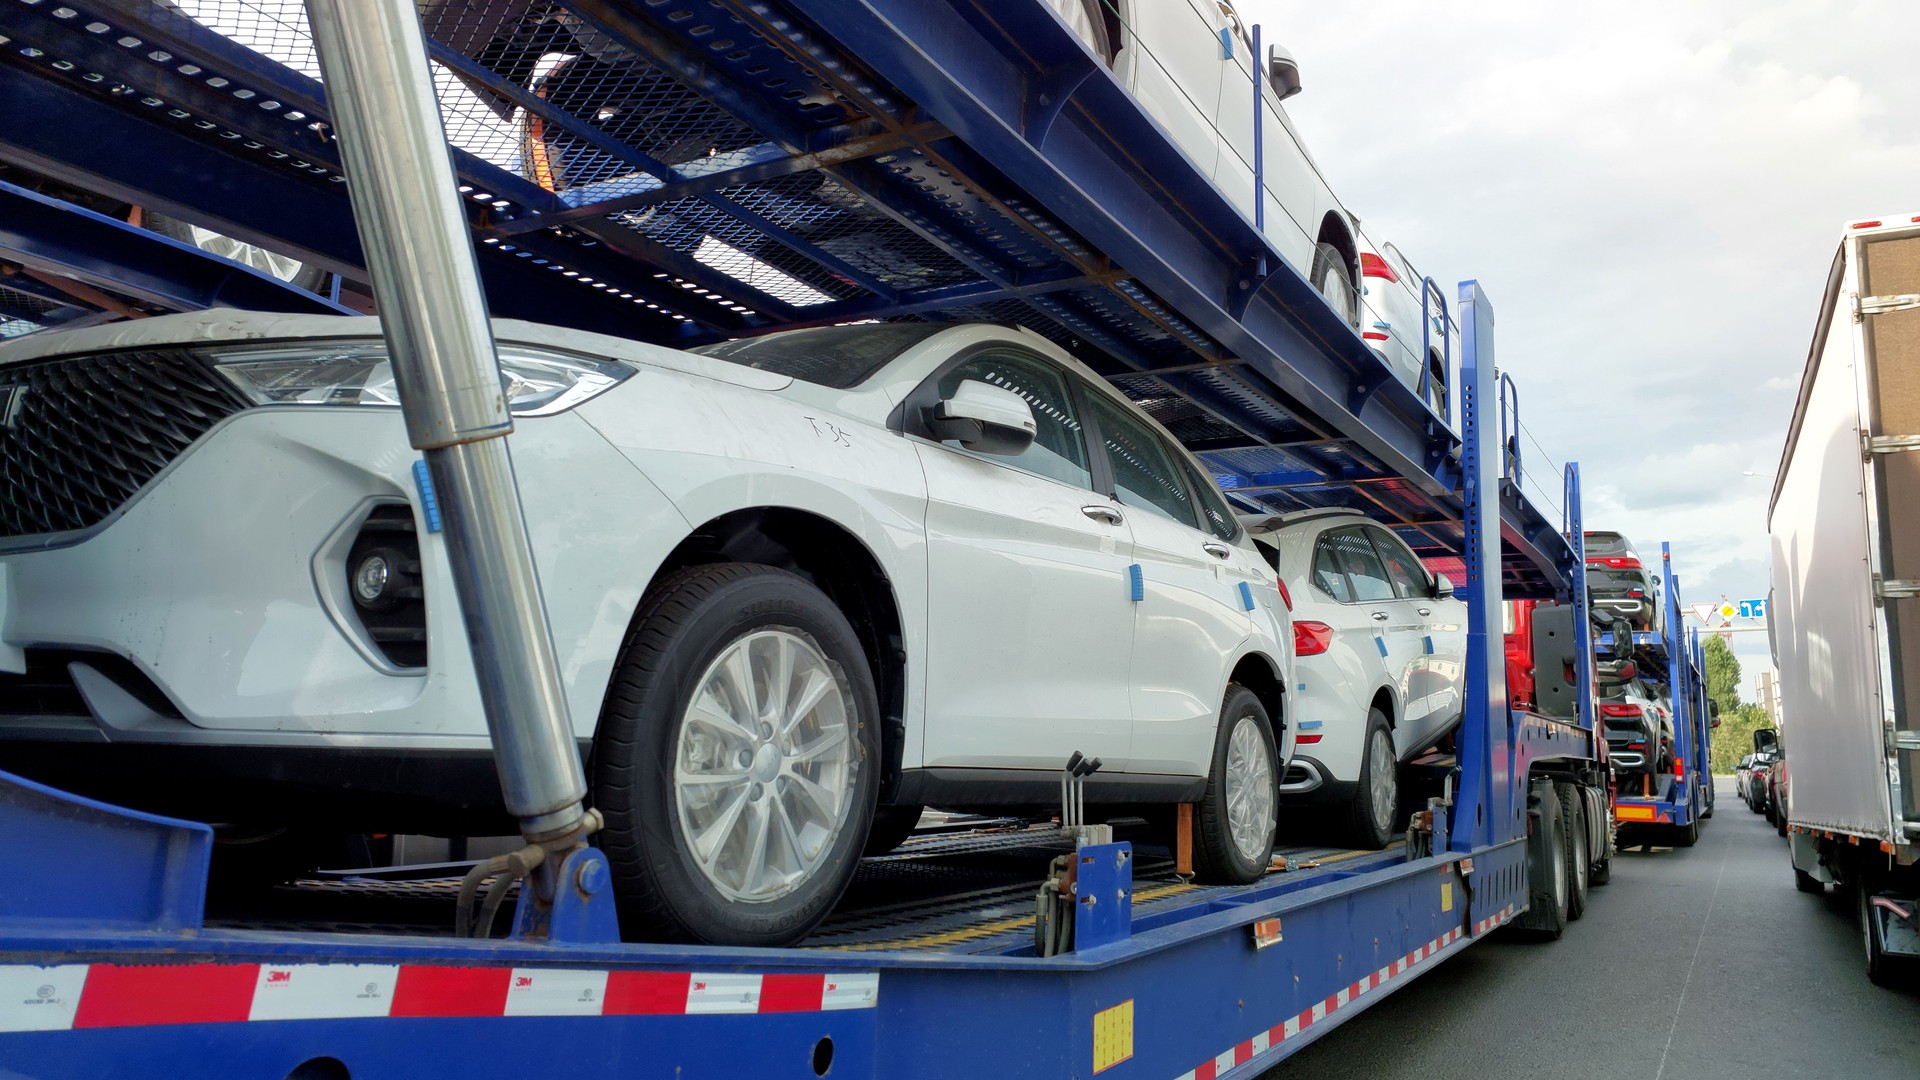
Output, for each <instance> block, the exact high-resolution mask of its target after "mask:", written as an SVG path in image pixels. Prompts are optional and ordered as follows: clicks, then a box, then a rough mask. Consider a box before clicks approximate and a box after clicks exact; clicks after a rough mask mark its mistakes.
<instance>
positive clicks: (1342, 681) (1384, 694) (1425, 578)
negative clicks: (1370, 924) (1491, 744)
mask: <svg viewBox="0 0 1920 1080" xmlns="http://www.w3.org/2000/svg"><path fill="white" fill-rule="evenodd" d="M1248 528H1249V531H1251V532H1252V533H1253V534H1254V536H1255V538H1256V539H1258V540H1259V541H1260V542H1261V547H1262V549H1263V550H1264V551H1266V552H1267V553H1268V557H1269V560H1270V561H1271V562H1272V563H1273V565H1274V567H1275V569H1276V570H1277V571H1278V572H1279V574H1280V580H1281V581H1282V582H1283V583H1284V584H1285V585H1286V587H1287V590H1288V593H1289V595H1290V597H1291V600H1292V604H1291V607H1292V609H1293V646H1294V653H1295V656H1296V659H1295V662H1294V663H1295V668H1296V673H1297V677H1298V678H1299V686H1298V688H1297V693H1296V695H1295V699H1294V700H1293V701H1292V702H1291V707H1292V712H1291V719H1290V723H1291V725H1292V726H1293V727H1296V728H1297V729H1298V732H1299V733H1298V745H1299V747H1300V753H1299V754H1298V755H1297V756H1296V757H1295V758H1294V761H1293V766H1292V771H1291V773H1290V774H1289V779H1288V783H1287V785H1286V787H1285V788H1283V792H1282V797H1283V799H1284V800H1285V801H1286V802H1288V803H1290V804H1291V803H1306V804H1315V805H1321V806H1325V807H1327V808H1328V809H1329V811H1330V812H1331V816H1332V821H1333V825H1334V832H1335V833H1336V834H1337V836H1336V837H1334V838H1335V839H1338V840H1341V841H1344V842H1347V843H1351V844H1353V845H1355V846H1356V847H1364V848H1382V847H1385V846H1386V844H1387V841H1388V840H1390V839H1391V838H1392V837H1393V834H1394V831H1395V829H1396V827H1397V826H1398V825H1399V822H1398V820H1397V817H1396V815H1397V812H1398V805H1399V798H1400V795H1399V766H1400V763H1401V762H1404V761H1407V760H1408V759H1410V758H1412V757H1414V756H1416V755H1418V754H1419V753H1421V752H1422V751H1425V750H1427V749H1429V748H1431V747H1432V746H1433V745H1434V744H1435V743H1438V742H1439V741H1440V740H1441V739H1442V738H1444V737H1446V735H1447V733H1448V732H1450V731H1452V730H1453V729H1454V727H1455V726H1457V725H1458V724H1459V723H1460V717H1461V715H1462V712H1463V702H1464V701H1465V697H1464V694H1465V686H1464V685H1463V684H1464V679H1465V675H1466V651H1467V606H1466V604H1464V603H1462V602H1461V601H1459V600H1455V599H1454V598H1453V583H1452V582H1450V581H1448V580H1447V578H1446V576H1445V575H1444V574H1434V573H1431V572H1429V571H1428V570H1427V569H1426V567H1425V566H1423V565H1421V563H1420V560H1419V559H1418V558H1417V557H1416V556H1415V555H1414V554H1413V551H1412V550H1411V549H1409V548H1408V547H1407V545H1406V544H1405V543H1404V542H1403V541H1402V540H1401V539H1400V538H1399V537H1397V536H1395V535H1394V534H1393V533H1392V532H1390V531H1389V530H1387V529H1386V528H1384V527H1382V526H1380V525H1378V524H1376V523H1374V522H1373V521H1371V520H1369V519H1368V518H1367V517H1366V516H1365V515H1363V514H1361V513H1359V512H1358V511H1354V510H1343V509H1328V510H1305V511H1301V512H1298V513H1293V514H1285V515H1280V516H1278V517H1271V518H1266V519H1250V520H1249V521H1248Z"/></svg>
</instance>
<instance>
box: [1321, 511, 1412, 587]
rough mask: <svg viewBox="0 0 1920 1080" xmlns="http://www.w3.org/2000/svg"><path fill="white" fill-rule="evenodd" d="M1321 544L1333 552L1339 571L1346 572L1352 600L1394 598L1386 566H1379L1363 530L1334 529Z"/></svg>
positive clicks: (1377, 558)
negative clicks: (1351, 591)
mask: <svg viewBox="0 0 1920 1080" xmlns="http://www.w3.org/2000/svg"><path fill="white" fill-rule="evenodd" d="M1322 542H1323V543H1325V544H1326V545H1327V546H1328V547H1329V548H1330V549H1332V551H1333V555H1334V558H1335V559H1336V560H1338V563H1339V566H1340V569H1342V570H1344V571H1346V572H1347V583H1348V584H1349V585H1350V586H1351V587H1352V588H1353V599H1354V600H1355V601H1365V600H1392V599H1393V598H1394V597H1393V582H1392V581H1391V580H1389V579H1388V577H1387V570H1386V567H1384V566H1382V565H1380V556H1379V555H1377V554H1375V553H1374V550H1373V542H1372V541H1370V540H1368V539H1367V533H1366V530H1365V529H1361V528H1358V527H1355V528H1349V529H1335V530H1334V531H1332V532H1330V533H1328V534H1327V535H1326V538H1325V539H1324V540H1323V541H1322Z"/></svg>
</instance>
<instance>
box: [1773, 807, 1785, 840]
mask: <svg viewBox="0 0 1920 1080" xmlns="http://www.w3.org/2000/svg"><path fill="white" fill-rule="evenodd" d="M1773 831H1774V832H1777V833H1779V834H1780V835H1781V836H1785V835H1787V813H1786V811H1785V810H1784V809H1782V808H1780V807H1777V806H1776V807H1774V810H1773Z"/></svg>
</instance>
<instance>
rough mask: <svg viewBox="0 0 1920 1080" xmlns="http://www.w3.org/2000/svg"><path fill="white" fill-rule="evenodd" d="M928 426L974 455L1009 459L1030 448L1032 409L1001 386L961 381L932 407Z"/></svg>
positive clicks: (1024, 400) (974, 381)
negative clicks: (993, 455) (951, 392)
mask: <svg viewBox="0 0 1920 1080" xmlns="http://www.w3.org/2000/svg"><path fill="white" fill-rule="evenodd" d="M932 411H933V415H932V416H931V417H930V418H929V420H928V422H927V426H928V427H930V428H932V429H933V434H934V436H935V437H936V438H939V439H943V440H945V439H951V440H953V441H954V442H957V443H959V444H960V445H961V446H964V447H966V448H967V449H969V450H972V451H974V452H975V453H980V454H997V455H1000V456H1002V457H1012V456H1013V455H1015V454H1020V453H1024V452H1025V451H1026V449H1027V447H1029V446H1031V445H1033V433H1034V423H1033V407H1032V406H1030V405H1028V404H1027V399H1026V398H1023V397H1021V396H1020V395H1019V394H1016V393H1014V392H1013V391H1011V390H1008V389H1005V388H1004V387H999V386H995V385H993V384H992V383H984V382H981V381H980V380H978V379H963V380H961V382H960V385H959V386H956V387H954V389H953V394H952V396H951V397H948V398H946V399H945V400H943V401H941V402H940V403H939V404H938V405H935V406H934V407H933V410H932Z"/></svg>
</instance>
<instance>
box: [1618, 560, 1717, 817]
mask: <svg viewBox="0 0 1920 1080" xmlns="http://www.w3.org/2000/svg"><path fill="white" fill-rule="evenodd" d="M1660 568H1661V573H1662V575H1663V580H1662V592H1663V593H1664V594H1665V607H1666V616H1665V618H1664V619H1663V620H1662V622H1663V624H1664V625H1663V627H1662V629H1661V631H1660V632H1659V633H1657V634H1648V633H1642V634H1635V635H1634V638H1635V644H1636V646H1638V648H1637V649H1636V651H1635V656H1636V657H1637V658H1639V659H1640V661H1641V663H1642V670H1643V671H1644V672H1645V674H1646V675H1647V676H1648V677H1650V678H1652V679H1654V680H1655V681H1656V682H1659V683H1662V684H1663V685H1665V686H1666V688H1667V697H1668V701H1669V702H1670V703H1671V706H1672V709H1673V769H1672V772H1671V774H1670V775H1666V776H1662V777H1659V778H1658V780H1657V786H1656V787H1655V788H1654V790H1653V791H1652V792H1651V793H1645V792H1635V791H1623V792H1620V793H1619V795H1618V796H1617V797H1616V798H1615V800H1614V817H1615V819H1616V821H1617V822H1618V823H1619V828H1620V843H1621V845H1622V846H1627V845H1630V844H1635V843H1647V844H1655V843H1658V844H1673V845H1677V846H1681V847H1691V846H1693V844H1694V843H1695V842H1696V841H1698V840H1699V839H1700V829H1701V826H1702V822H1703V821H1705V819H1706V818H1708V817H1710V816H1711V815H1712V813H1713V772H1712V766H1711V763H1710V753H1711V742H1710V734H1711V729H1712V728H1713V727H1717V726H1719V721H1718V720H1717V719H1716V718H1715V717H1713V716H1712V710H1711V708H1710V707H1709V706H1708V703H1707V692H1706V679H1705V677H1704V675H1703V672H1704V671H1705V670H1706V668H1705V660H1704V658H1703V656H1702V654H1701V649H1700V641H1699V635H1698V634H1697V633H1695V632H1694V630H1693V629H1692V628H1691V627H1688V626H1687V625H1686V621H1685V615H1684V614H1683V612H1684V610H1685V609H1684V608H1682V607H1681V605H1680V581H1679V579H1678V578H1677V577H1675V576H1674V572H1673V553H1672V551H1671V550H1670V549H1669V546H1668V545H1667V544H1665V543H1662V544H1661V545H1660Z"/></svg>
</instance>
